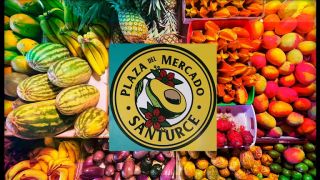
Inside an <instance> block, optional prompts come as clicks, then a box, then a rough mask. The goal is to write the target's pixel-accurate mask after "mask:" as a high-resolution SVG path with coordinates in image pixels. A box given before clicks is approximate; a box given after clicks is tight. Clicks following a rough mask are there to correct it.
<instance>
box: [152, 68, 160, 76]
mask: <svg viewBox="0 0 320 180" xmlns="http://www.w3.org/2000/svg"><path fill="white" fill-rule="evenodd" d="M151 73H152V74H153V75H154V76H155V77H159V76H160V72H159V71H158V70H155V69H151Z"/></svg>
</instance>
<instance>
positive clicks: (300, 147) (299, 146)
mask: <svg viewBox="0 0 320 180" xmlns="http://www.w3.org/2000/svg"><path fill="white" fill-rule="evenodd" d="M293 147H296V148H299V149H302V150H303V146H302V145H294V146H293Z"/></svg>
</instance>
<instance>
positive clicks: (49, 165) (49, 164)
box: [47, 159, 55, 175]
mask: <svg viewBox="0 0 320 180" xmlns="http://www.w3.org/2000/svg"><path fill="white" fill-rule="evenodd" d="M54 162H55V160H53V159H51V160H50V161H49V163H48V171H47V174H48V175H50V174H51V173H52V172H53V171H54V169H53V168H54V167H53V166H54V165H55V164H54Z"/></svg>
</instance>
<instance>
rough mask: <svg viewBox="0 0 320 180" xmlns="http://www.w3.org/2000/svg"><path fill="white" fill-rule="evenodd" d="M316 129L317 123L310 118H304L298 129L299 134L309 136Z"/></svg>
mask: <svg viewBox="0 0 320 180" xmlns="http://www.w3.org/2000/svg"><path fill="white" fill-rule="evenodd" d="M315 129H316V122H315V121H314V120H312V119H309V118H304V119H303V123H302V124H301V125H300V126H299V127H298V129H297V131H298V133H299V134H301V135H304V134H309V133H311V132H312V131H314V130H315Z"/></svg>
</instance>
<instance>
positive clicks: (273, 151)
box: [268, 150, 280, 159]
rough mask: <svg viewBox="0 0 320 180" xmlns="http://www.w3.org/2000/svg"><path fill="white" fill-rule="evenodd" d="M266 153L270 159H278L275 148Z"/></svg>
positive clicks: (278, 155)
mask: <svg viewBox="0 0 320 180" xmlns="http://www.w3.org/2000/svg"><path fill="white" fill-rule="evenodd" d="M268 154H269V156H270V157H272V159H278V158H279V157H280V153H279V152H278V151H276V150H270V151H268Z"/></svg>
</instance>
